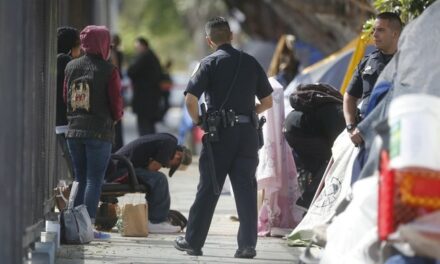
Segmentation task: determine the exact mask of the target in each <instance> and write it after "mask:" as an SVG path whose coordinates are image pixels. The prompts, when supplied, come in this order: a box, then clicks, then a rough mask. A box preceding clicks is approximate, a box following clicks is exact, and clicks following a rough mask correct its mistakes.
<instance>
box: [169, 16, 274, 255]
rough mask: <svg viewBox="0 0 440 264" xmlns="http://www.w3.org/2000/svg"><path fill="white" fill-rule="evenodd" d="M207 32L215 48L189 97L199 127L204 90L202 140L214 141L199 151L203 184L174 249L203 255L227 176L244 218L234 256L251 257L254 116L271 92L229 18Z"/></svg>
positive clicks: (254, 191) (211, 23)
mask: <svg viewBox="0 0 440 264" xmlns="http://www.w3.org/2000/svg"><path fill="white" fill-rule="evenodd" d="M205 31H206V35H207V36H206V40H207V43H208V45H209V46H210V47H211V48H213V49H215V50H216V51H215V52H214V53H212V54H211V55H209V56H207V57H205V58H204V59H202V61H201V63H200V65H199V68H198V69H197V70H196V72H195V73H194V74H193V76H192V77H191V79H190V81H189V83H188V86H187V88H186V91H185V101H186V105H187V107H188V112H189V114H190V116H191V118H192V120H193V122H194V123H196V124H199V125H200V123H201V119H202V118H201V117H200V113H199V106H198V99H199V98H200V96H201V95H202V94H203V93H205V100H206V103H207V106H208V111H207V112H208V114H207V117H205V120H204V121H205V122H204V123H205V124H204V125H203V128H204V130H205V132H208V133H207V134H206V133H205V136H204V137H205V138H204V142H206V141H210V142H209V143H208V144H204V145H203V149H202V152H201V154H200V162H199V171H200V182H199V185H198V187H197V195H196V198H195V201H194V204H193V205H192V207H191V209H190V212H189V218H188V225H187V228H186V235H185V237H183V236H179V237H177V238H176V240H175V247H176V248H177V249H178V250H181V251H186V252H187V254H189V255H196V256H200V255H202V254H203V253H202V247H203V245H204V243H205V240H206V237H207V235H208V230H209V227H210V225H211V220H212V217H213V214H214V210H215V207H216V204H217V201H218V198H219V195H220V193H219V191H218V189H219V188H220V189H221V188H222V186H223V184H224V182H225V179H226V175H229V178H230V180H231V184H232V188H233V190H234V194H235V202H236V207H237V212H238V217H239V221H240V226H239V230H238V234H237V241H238V249H237V251H236V253H235V257H236V258H253V257H255V256H256V251H255V246H256V243H257V214H258V212H257V181H256V178H255V172H256V168H257V165H258V136H257V129H256V126H257V123H258V122H257V118H256V114H260V113H262V112H263V111H265V110H267V109H269V108H271V107H272V95H271V94H272V91H273V90H272V87H271V86H270V84H269V81H268V79H267V76H266V74H265V72H264V70H263V69H262V67H261V66H260V64H259V63H258V62H257V61H256V59H255V58H253V57H252V56H250V55H248V54H246V53H244V52H241V51H239V50H237V49H235V48H233V47H232V45H231V40H232V32H231V30H230V27H229V24H228V22H227V21H226V19H224V18H222V17H216V18H213V19H211V20H209V21H208V22H207V23H206V25H205ZM255 97H257V98H258V99H259V100H258V101H259V102H258V103H256V100H255ZM206 123H208V124H206ZM206 130H208V131H206ZM213 175H214V178H215V180H214V179H213Z"/></svg>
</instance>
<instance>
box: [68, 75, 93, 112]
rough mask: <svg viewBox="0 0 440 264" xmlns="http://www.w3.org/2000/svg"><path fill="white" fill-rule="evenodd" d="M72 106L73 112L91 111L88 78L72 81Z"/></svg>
mask: <svg viewBox="0 0 440 264" xmlns="http://www.w3.org/2000/svg"><path fill="white" fill-rule="evenodd" d="M69 92H70V96H69V97H70V107H71V110H72V111H73V112H76V111H78V110H83V111H86V112H90V85H89V82H88V81H87V79H85V78H79V79H76V80H74V81H73V82H72V84H71V86H70V89H69Z"/></svg>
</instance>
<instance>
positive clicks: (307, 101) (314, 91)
mask: <svg viewBox="0 0 440 264" xmlns="http://www.w3.org/2000/svg"><path fill="white" fill-rule="evenodd" d="M289 101H290V105H291V106H292V107H293V109H295V110H297V111H310V110H312V109H314V108H316V107H318V106H320V105H322V104H326V103H338V104H342V95H341V93H340V92H339V91H338V90H336V88H334V87H333V86H331V85H329V84H325V83H316V84H300V85H298V87H297V88H296V90H295V91H293V92H292V94H291V95H290V96H289Z"/></svg>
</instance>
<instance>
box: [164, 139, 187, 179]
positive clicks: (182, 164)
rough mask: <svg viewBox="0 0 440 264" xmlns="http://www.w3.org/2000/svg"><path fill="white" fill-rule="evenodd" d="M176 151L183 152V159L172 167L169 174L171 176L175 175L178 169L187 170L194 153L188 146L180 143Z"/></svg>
mask: <svg viewBox="0 0 440 264" xmlns="http://www.w3.org/2000/svg"><path fill="white" fill-rule="evenodd" d="M176 151H181V152H182V159H181V160H180V163H179V164H177V165H174V166H171V167H170V171H169V172H168V176H170V177H171V176H173V174H174V173H175V172H176V170H186V168H188V166H189V165H190V164H191V162H192V153H191V150H189V149H188V148H187V147H185V146H183V145H178V146H177V149H176Z"/></svg>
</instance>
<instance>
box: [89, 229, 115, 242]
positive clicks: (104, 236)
mask: <svg viewBox="0 0 440 264" xmlns="http://www.w3.org/2000/svg"><path fill="white" fill-rule="evenodd" d="M111 237H112V236H111V235H110V234H109V233H104V232H100V231H96V230H93V238H94V239H99V240H107V239H110V238H111Z"/></svg>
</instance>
